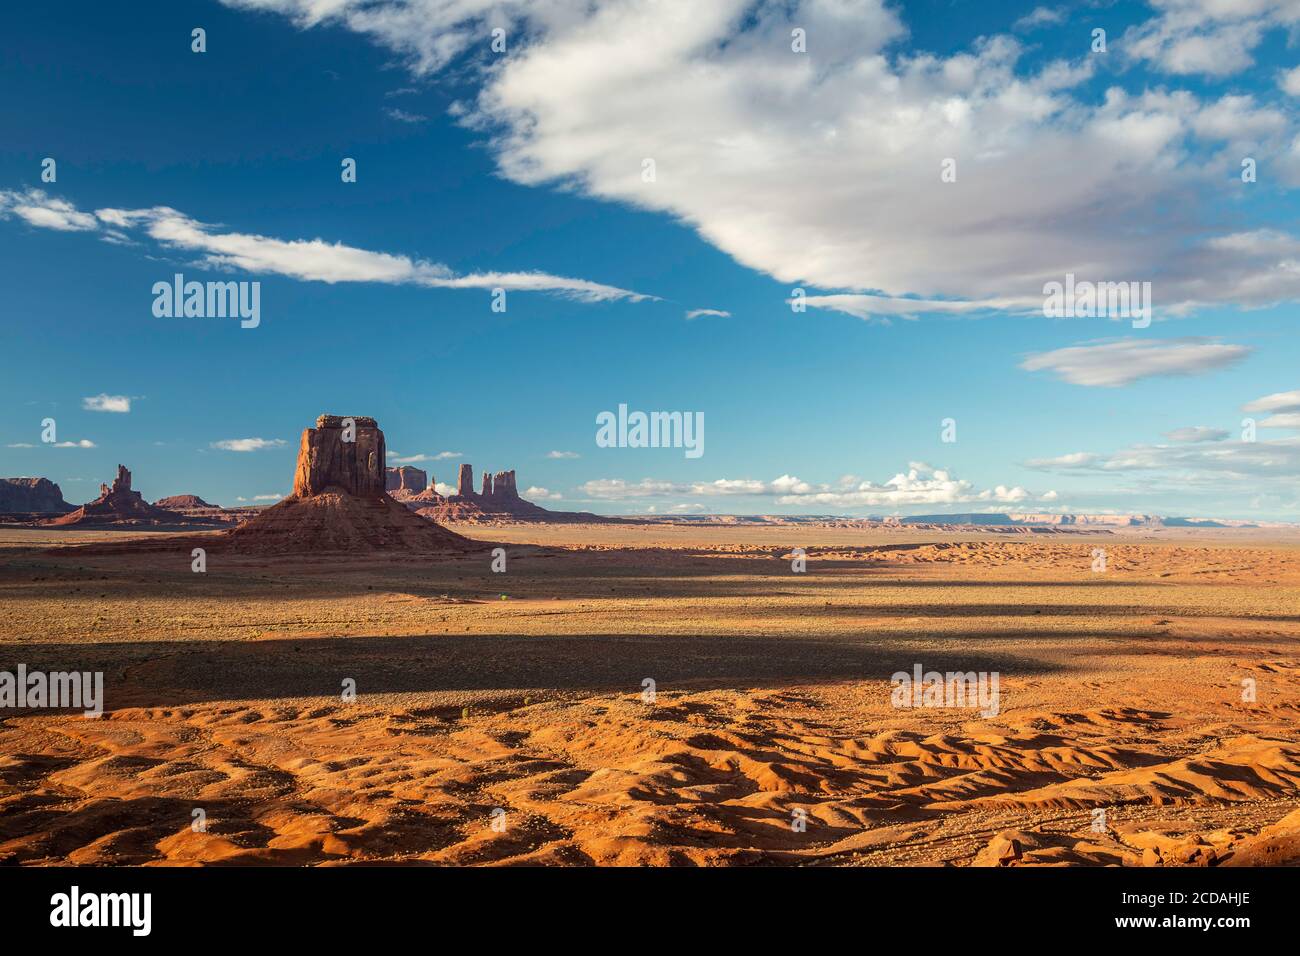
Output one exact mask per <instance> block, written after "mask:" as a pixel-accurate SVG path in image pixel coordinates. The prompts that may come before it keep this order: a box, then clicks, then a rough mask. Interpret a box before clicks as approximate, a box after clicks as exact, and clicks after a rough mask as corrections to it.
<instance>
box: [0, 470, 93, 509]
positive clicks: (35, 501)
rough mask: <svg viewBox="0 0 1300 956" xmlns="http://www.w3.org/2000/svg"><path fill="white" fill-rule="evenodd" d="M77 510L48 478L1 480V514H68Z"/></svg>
mask: <svg viewBox="0 0 1300 956" xmlns="http://www.w3.org/2000/svg"><path fill="white" fill-rule="evenodd" d="M75 508H76V506H75V505H70V504H68V503H67V502H66V501H64V500H63V491H62V489H60V488H59V486H58V485H56V484H55V483H54V482H52V481H50V479H48V478H0V514H25V515H38V514H66V513H67V512H69V511H73V510H75Z"/></svg>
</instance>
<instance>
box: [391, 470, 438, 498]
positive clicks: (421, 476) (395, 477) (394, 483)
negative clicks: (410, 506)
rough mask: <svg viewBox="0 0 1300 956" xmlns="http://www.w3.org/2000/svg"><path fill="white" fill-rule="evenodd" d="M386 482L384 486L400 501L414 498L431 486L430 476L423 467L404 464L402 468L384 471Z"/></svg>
mask: <svg viewBox="0 0 1300 956" xmlns="http://www.w3.org/2000/svg"><path fill="white" fill-rule="evenodd" d="M384 474H385V475H386V482H385V484H384V488H385V489H386V490H387V491H388V493H389V494H390V495H392V496H393V497H394V498H396V499H397V500H398V501H402V500H405V499H407V498H413V497H415V496H416V495H419V494H421V493H423V492H424V490H425V489H426V488H428V487H429V484H430V482H429V476H428V475H427V474H425V473H424V470H423V469H421V468H415V467H412V466H411V465H402V466H401V467H400V468H387V469H385V471H384Z"/></svg>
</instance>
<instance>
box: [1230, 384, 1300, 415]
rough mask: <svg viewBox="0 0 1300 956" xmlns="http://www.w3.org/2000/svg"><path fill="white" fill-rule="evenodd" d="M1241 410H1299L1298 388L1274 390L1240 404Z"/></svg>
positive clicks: (1299, 393)
mask: <svg viewBox="0 0 1300 956" xmlns="http://www.w3.org/2000/svg"><path fill="white" fill-rule="evenodd" d="M1241 410H1242V411H1243V412H1300V389H1296V390H1295V391H1294V392H1274V393H1273V394H1272V395H1265V396H1264V397H1263V398H1257V399H1255V400H1254V401H1253V402H1247V403H1246V404H1245V405H1242V406H1241Z"/></svg>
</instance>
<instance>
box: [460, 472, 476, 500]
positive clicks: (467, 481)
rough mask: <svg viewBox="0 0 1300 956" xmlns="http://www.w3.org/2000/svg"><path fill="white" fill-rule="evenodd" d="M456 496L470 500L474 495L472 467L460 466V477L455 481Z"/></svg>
mask: <svg viewBox="0 0 1300 956" xmlns="http://www.w3.org/2000/svg"><path fill="white" fill-rule="evenodd" d="M456 494H457V495H459V496H460V497H462V498H471V497H473V495H474V466H473V465H469V464H465V465H461V466H460V477H459V478H457V480H456Z"/></svg>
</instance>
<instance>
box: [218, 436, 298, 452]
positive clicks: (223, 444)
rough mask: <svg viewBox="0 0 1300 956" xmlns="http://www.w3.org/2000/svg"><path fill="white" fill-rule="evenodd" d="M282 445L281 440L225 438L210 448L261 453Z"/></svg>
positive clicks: (283, 442)
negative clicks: (266, 449)
mask: <svg viewBox="0 0 1300 956" xmlns="http://www.w3.org/2000/svg"><path fill="white" fill-rule="evenodd" d="M283 444H285V440H284V439H283V438H227V439H224V440H222V441H214V442H213V443H212V447H213V448H220V449H221V450H222V451H261V450H262V449H264V448H278V447H280V446H281V445H283Z"/></svg>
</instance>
